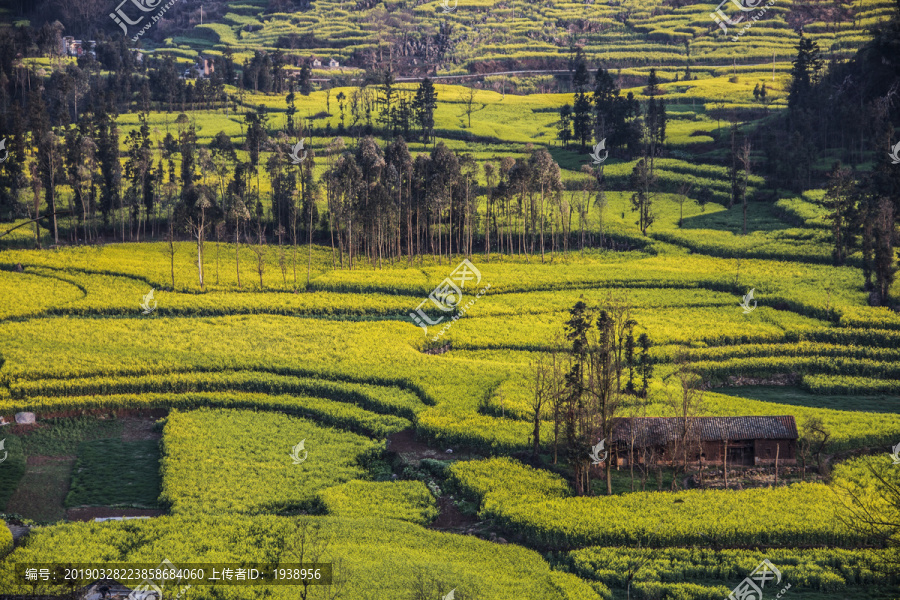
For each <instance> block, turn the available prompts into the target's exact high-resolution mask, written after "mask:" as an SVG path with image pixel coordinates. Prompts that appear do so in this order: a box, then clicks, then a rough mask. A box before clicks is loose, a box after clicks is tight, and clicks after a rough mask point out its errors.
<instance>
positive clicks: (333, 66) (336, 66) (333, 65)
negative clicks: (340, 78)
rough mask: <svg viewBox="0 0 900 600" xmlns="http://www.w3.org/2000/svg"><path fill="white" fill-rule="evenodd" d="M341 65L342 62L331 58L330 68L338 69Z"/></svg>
mask: <svg viewBox="0 0 900 600" xmlns="http://www.w3.org/2000/svg"><path fill="white" fill-rule="evenodd" d="M340 66H341V63H339V62H338V61H336V60H334V59H333V58H332V59H330V60H329V61H328V68H329V69H337V68H338V67H340Z"/></svg>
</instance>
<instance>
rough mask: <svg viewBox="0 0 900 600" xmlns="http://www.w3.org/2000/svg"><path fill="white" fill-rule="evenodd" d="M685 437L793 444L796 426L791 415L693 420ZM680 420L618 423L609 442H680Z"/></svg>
mask: <svg viewBox="0 0 900 600" xmlns="http://www.w3.org/2000/svg"><path fill="white" fill-rule="evenodd" d="M689 421H690V427H691V432H690V435H689V437H690V438H694V439H696V437H697V432H698V431H699V434H700V439H701V441H704V442H706V441H716V440H730V441H736V440H795V439H797V437H798V435H797V424H796V422H795V421H794V417H793V416H792V415H787V416H780V417H693V418H691V419H690V420H689ZM682 427H683V419H679V418H677V417H638V418H634V419H620V420H619V421H618V423H616V426H615V427H614V428H613V435H612V438H613V441H614V442H624V443H627V444H631V437H632V431H631V430H632V428H633V429H634V436H635V439H634V444H635V446H650V445H665V444H668V443H670V442H673V441H675V440H677V439H680V438H681V436H682V431H683V430H682Z"/></svg>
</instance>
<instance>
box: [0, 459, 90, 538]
mask: <svg viewBox="0 0 900 600" xmlns="http://www.w3.org/2000/svg"><path fill="white" fill-rule="evenodd" d="M74 463H75V461H74V460H73V459H70V458H52V459H48V460H45V461H41V462H40V463H36V464H30V465H28V468H27V469H26V471H25V475H24V476H23V477H22V479H21V480H20V481H19V485H18V487H17V488H16V491H15V493H14V494H13V495H12V498H10V500H9V502H8V503H7V505H6V511H7V512H9V513H13V514H17V515H21V516H22V517H24V518H26V519H31V520H33V521H37V522H39V523H52V522H55V521H62V520H63V519H65V517H66V511H65V507H64V506H63V500H64V499H65V497H66V492H67V491H68V490H69V478H70V477H71V476H72V465H73V464H74Z"/></svg>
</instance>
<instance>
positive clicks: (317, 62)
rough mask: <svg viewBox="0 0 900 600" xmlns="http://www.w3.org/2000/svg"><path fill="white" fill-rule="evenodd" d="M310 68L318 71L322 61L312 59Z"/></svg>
mask: <svg viewBox="0 0 900 600" xmlns="http://www.w3.org/2000/svg"><path fill="white" fill-rule="evenodd" d="M312 66H313V68H314V69H318V68H319V67H321V66H322V61H321V60H319V59H318V58H314V59H312Z"/></svg>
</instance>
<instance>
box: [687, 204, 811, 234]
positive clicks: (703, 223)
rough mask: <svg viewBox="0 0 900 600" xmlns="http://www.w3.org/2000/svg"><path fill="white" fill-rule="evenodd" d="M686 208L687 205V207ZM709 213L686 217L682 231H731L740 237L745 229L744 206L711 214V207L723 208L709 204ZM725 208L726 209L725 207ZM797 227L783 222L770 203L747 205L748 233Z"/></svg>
mask: <svg viewBox="0 0 900 600" xmlns="http://www.w3.org/2000/svg"><path fill="white" fill-rule="evenodd" d="M685 206H686V205H685ZM706 206H707V212H703V213H700V214H699V215H693V216H690V217H685V218H684V222H683V223H682V225H681V228H682V229H716V230H719V231H730V232H731V233H733V234H735V235H740V234H741V232H742V231H743V227H744V212H743V206H741V205H740V204H735V205H734V206H732V207H731V208H726V209H725V210H722V211H717V212H709V208H710V207H711V206H721V205H719V204H717V203H709V204H707V205H706ZM723 208H724V207H723ZM793 227H796V226H795V225H792V224H790V223H787V222H786V221H784V220H782V219H781V218H780V217H779V216H778V214H777V213H776V212H775V210H774V207H773V205H771V204H769V203H768V202H753V201H751V202H748V203H747V233H752V232H754V231H777V230H779V229H791V228H793Z"/></svg>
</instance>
